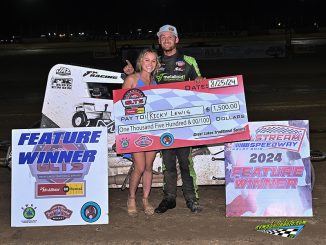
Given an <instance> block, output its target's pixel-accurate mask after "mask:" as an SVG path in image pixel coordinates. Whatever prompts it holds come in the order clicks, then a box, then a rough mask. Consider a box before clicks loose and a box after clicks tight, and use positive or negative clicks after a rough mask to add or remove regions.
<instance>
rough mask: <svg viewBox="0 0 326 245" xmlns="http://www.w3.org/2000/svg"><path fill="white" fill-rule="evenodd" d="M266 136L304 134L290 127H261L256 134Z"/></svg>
mask: <svg viewBox="0 0 326 245" xmlns="http://www.w3.org/2000/svg"><path fill="white" fill-rule="evenodd" d="M258 133H260V134H265V133H270V134H275V133H277V134H294V135H298V134H302V130H298V129H294V128H290V127H288V126H285V127H284V126H271V125H268V126H265V127H261V128H259V129H257V130H256V134H258Z"/></svg>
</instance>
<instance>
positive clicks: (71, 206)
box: [11, 127, 109, 227]
mask: <svg viewBox="0 0 326 245" xmlns="http://www.w3.org/2000/svg"><path fill="white" fill-rule="evenodd" d="M107 158H108V154H107V129H106V128H104V127H97V128H95V127H94V128H93V127H88V128H60V129H51V128H47V129H23V130H13V131H12V189H11V196H12V201H11V226H14V227H22V226H56V225H85V224H108V222H109V216H108V215H109V209H108V189H107V187H108V164H107V163H108V159H107Z"/></svg>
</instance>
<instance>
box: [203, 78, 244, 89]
mask: <svg viewBox="0 0 326 245" xmlns="http://www.w3.org/2000/svg"><path fill="white" fill-rule="evenodd" d="M238 85H239V83H238V79H237V77H228V78H222V79H214V80H208V87H209V88H223V87H232V86H238Z"/></svg>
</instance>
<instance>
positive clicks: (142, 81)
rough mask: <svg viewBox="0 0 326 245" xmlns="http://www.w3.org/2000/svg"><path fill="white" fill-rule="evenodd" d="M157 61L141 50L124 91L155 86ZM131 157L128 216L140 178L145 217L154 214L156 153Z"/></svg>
mask: <svg viewBox="0 0 326 245" xmlns="http://www.w3.org/2000/svg"><path fill="white" fill-rule="evenodd" d="M159 66H160V65H159V61H158V56H157V53H156V51H154V50H152V49H145V50H143V51H142V52H141V53H140V54H139V56H138V59H137V62H136V73H134V74H131V75H129V76H128V77H127V78H126V79H125V81H124V83H123V85H122V88H124V89H131V88H137V87H142V86H150V85H156V82H155V81H154V74H155V73H156V71H157V70H158V68H159ZM132 155H133V161H134V170H133V172H132V174H131V176H130V180H129V196H128V202H127V207H128V214H129V215H130V216H136V215H137V205H136V191H137V187H138V185H139V182H140V179H141V177H142V185H143V209H144V212H145V214H146V215H152V214H154V208H153V206H152V205H151V204H150V203H149V201H148V196H149V193H150V190H151V185H152V177H153V176H152V175H153V172H152V168H153V162H154V159H155V156H156V151H146V152H135V153H133V154H132Z"/></svg>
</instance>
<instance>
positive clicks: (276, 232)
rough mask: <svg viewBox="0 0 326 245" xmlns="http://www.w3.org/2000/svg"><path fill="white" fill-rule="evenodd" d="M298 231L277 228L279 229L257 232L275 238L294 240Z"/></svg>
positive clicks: (297, 229)
mask: <svg viewBox="0 0 326 245" xmlns="http://www.w3.org/2000/svg"><path fill="white" fill-rule="evenodd" d="M299 230H300V229H299V228H279V229H272V230H258V231H260V232H264V233H267V234H271V235H275V236H281V237H290V238H294V237H295V236H296V235H297V233H298V232H299Z"/></svg>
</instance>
